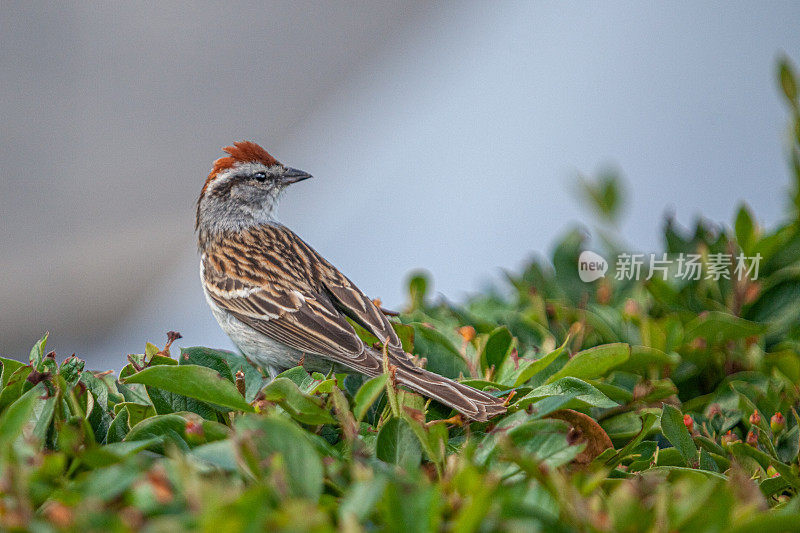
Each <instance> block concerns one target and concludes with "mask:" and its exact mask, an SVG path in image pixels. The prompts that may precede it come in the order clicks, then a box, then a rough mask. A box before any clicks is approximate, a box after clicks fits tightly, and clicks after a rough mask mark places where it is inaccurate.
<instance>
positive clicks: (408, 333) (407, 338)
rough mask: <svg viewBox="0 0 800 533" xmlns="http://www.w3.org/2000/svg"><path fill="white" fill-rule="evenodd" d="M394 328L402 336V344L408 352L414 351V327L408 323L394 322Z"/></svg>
mask: <svg viewBox="0 0 800 533" xmlns="http://www.w3.org/2000/svg"><path fill="white" fill-rule="evenodd" d="M392 329H394V332H395V333H397V336H398V337H400V344H401V345H402V346H403V351H405V352H406V353H414V328H413V327H411V326H409V325H408V324H400V323H398V322H392Z"/></svg>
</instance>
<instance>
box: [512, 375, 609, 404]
mask: <svg viewBox="0 0 800 533" xmlns="http://www.w3.org/2000/svg"><path fill="white" fill-rule="evenodd" d="M550 396H559V397H561V398H563V399H564V400H566V401H569V400H578V401H579V402H580V404H579V405H576V406H575V407H585V406H593V407H602V408H610V407H616V406H617V405H619V404H617V402H615V401H613V400H611V399H610V398H609V397H608V396H606V395H605V394H603V393H602V392H600V391H599V390H597V388H595V387H593V386H592V385H590V384H589V383H586V382H585V381H582V380H580V379H578V378H573V377H565V378H561V379H559V380H558V381H554V382H553V383H550V384H547V385H542V386H540V387H536V388H535V389H533V390H532V391H531V392H529V393H528V394H526V395H525V396H524V397H522V398H521V399H520V400H519V401H518V402H517V403H516V404H515V405H518V406H519V407H525V406H527V405H529V404H531V403H534V402H536V400H539V399H541V398H547V397H550ZM564 403H566V402H564ZM536 406H537V407H540V406H539V404H538V403H536Z"/></svg>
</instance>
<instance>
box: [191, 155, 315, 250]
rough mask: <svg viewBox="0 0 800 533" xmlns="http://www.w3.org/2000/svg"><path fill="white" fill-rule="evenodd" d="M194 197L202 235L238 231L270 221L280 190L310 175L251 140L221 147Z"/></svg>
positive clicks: (198, 226)
mask: <svg viewBox="0 0 800 533" xmlns="http://www.w3.org/2000/svg"><path fill="white" fill-rule="evenodd" d="M223 151H225V152H227V153H228V156H227V157H221V158H219V159H217V160H216V161H214V166H213V168H212V170H211V174H209V175H208V178H207V179H206V182H205V185H203V190H202V192H201V193H200V198H199V199H198V200H197V219H196V222H195V227H196V229H197V230H198V231H199V232H200V234H201V239H202V238H203V235H204V234H205V235H209V234H213V233H219V232H226V231H239V230H242V229H245V228H248V227H250V226H253V225H256V224H264V223H268V222H271V221H274V216H275V208H276V206H277V202H278V199H279V197H280V195H281V193H282V192H283V190H284V189H285V188H286V187H287V186H288V185H291V184H292V183H297V182H298V181H302V180H304V179H307V178H310V177H311V175H310V174H308V173H306V172H303V171H302V170H297V169H294V168H291V167H287V166H285V165H282V164H281V163H279V162H278V161H277V160H276V159H275V158H274V157H272V156H271V155H269V154H268V153H267V151H266V150H264V149H263V148H261V147H260V146H259V145H257V144H256V143H254V142H250V141H241V142H235V143H233V146H227V147H225V148H223Z"/></svg>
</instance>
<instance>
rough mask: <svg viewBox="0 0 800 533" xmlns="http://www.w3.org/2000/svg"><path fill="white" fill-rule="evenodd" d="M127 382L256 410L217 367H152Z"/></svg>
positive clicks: (129, 378) (228, 405) (237, 408)
mask: <svg viewBox="0 0 800 533" xmlns="http://www.w3.org/2000/svg"><path fill="white" fill-rule="evenodd" d="M125 383H141V384H143V385H149V386H152V387H157V388H159V389H162V390H165V391H167V392H172V393H174V394H180V395H182V396H186V397H188V398H194V399H196V400H201V401H204V402H209V403H213V404H217V405H221V406H223V407H228V408H230V409H231V410H238V411H246V412H250V411H253V407H252V406H251V405H250V404H249V403H247V402H246V401H245V400H244V398H242V396H241V395H240V394H239V391H238V390H236V386H235V385H234V384H233V383H231V382H230V381H228V380H227V379H226V378H224V377H222V376H220V375H219V373H218V372H216V371H215V370H212V369H210V368H207V367H204V366H197V365H181V366H166V365H162V366H156V367H149V368H145V369H144V370H142V371H141V372H137V373H136V374H134V375H132V376H129V377H128V378H126V379H125Z"/></svg>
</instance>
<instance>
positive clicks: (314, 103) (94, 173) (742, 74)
mask: <svg viewBox="0 0 800 533" xmlns="http://www.w3.org/2000/svg"><path fill="white" fill-rule="evenodd" d="M782 52H784V53H786V54H788V55H789V56H790V57H792V58H793V59H794V60H798V58H800V53H799V52H800V3H797V2H769V3H766V4H762V3H753V4H751V5H748V4H747V3H735V2H734V3H731V2H725V3H719V4H708V5H705V6H698V5H695V3H693V2H686V3H677V4H676V3H670V4H669V5H668V6H667V5H665V6H654V5H645V4H644V3H639V2H612V3H608V2H604V3H602V4H601V3H595V4H586V3H581V4H580V5H579V6H576V5H573V6H569V5H563V4H561V3H550V4H546V3H533V2H529V3H528V2H520V3H506V2H500V3H496V2H492V3H489V2H485V3H464V2H459V3H437V4H436V5H430V4H429V3H427V2H405V3H397V2H384V3H374V2H337V3H334V2H291V3H290V2H278V3H267V4H262V3H256V4H253V3H246V4H237V3H235V2H234V3H231V2H224V3H223V2H219V3H206V2H200V3H192V4H188V3H181V4H179V3H177V2H163V3H159V4H158V5H157V6H155V5H153V6H146V5H144V4H139V3H126V4H120V3H117V4H114V5H113V6H112V5H108V4H100V3H93V2H75V3H72V2H54V3H50V4H47V3H40V2H35V3H34V2H10V1H4V2H3V3H2V9H0V95H2V98H0V113H2V115H1V116H2V128H0V136H2V137H1V138H2V142H0V173H1V174H0V213H2V221H3V224H2V229H0V250H2V254H0V272H2V278H1V279H0V354H2V355H4V356H10V357H17V358H20V357H26V355H27V351H28V349H29V347H30V346H31V345H32V344H33V342H34V341H35V340H36V339H37V338H38V337H39V336H40V334H41V333H42V332H43V331H44V330H50V332H51V343H50V346H51V347H53V348H55V349H56V350H58V352H59V359H62V358H63V357H65V356H67V355H69V354H71V353H72V352H77V353H78V354H79V355H80V356H82V357H85V358H86V359H87V360H88V361H89V365H90V366H92V367H97V368H119V367H121V366H122V365H123V363H124V359H125V354H127V353H131V352H141V351H142V350H143V348H144V342H145V341H147V340H149V341H153V342H157V343H158V344H159V345H161V344H163V342H164V340H165V336H164V332H165V331H167V330H178V331H180V332H182V333H183V335H184V339H182V340H181V341H179V344H182V345H184V346H189V345H198V344H203V345H209V346H217V347H230V346H231V345H230V342H229V341H228V340H227V338H226V337H225V336H224V335H223V334H222V332H221V331H220V330H219V328H218V327H217V325H216V323H215V322H214V321H213V318H212V317H211V314H210V312H209V311H208V310H207V308H206V305H205V302H204V300H203V297H202V294H201V289H200V285H199V280H198V268H197V267H198V265H197V263H198V257H197V254H196V252H195V243H194V235H193V214H194V213H193V204H194V201H195V199H196V196H197V194H198V193H199V191H200V188H201V186H202V184H203V181H204V179H205V176H206V175H207V174H208V172H209V169H210V166H211V162H212V161H213V160H214V159H216V158H217V157H219V156H221V155H222V153H221V152H220V148H221V147H222V146H226V145H228V144H230V143H231V142H232V141H234V140H240V139H249V140H254V141H257V142H259V143H261V144H263V145H264V146H265V147H266V148H267V149H268V150H269V151H270V152H271V153H272V154H273V155H275V156H276V157H277V158H278V159H279V160H280V161H282V162H285V163H287V164H290V165H292V166H295V167H298V168H302V169H304V170H307V171H309V172H311V173H313V174H314V175H315V176H316V177H317V179H316V180H312V181H308V182H304V183H303V184H301V185H298V186H296V187H295V188H293V189H291V190H290V191H289V192H288V194H287V195H286V198H285V201H284V203H283V205H282V209H281V213H282V218H283V220H284V222H285V223H287V224H288V225H289V226H290V227H292V228H293V229H295V230H296V231H297V232H298V233H299V234H300V235H301V236H303V237H304V238H305V239H306V240H307V241H308V242H309V243H311V244H312V246H314V247H316V248H317V249H318V250H319V251H320V252H321V253H322V254H324V255H325V256H327V257H328V258H329V259H330V260H331V261H332V262H333V263H334V264H336V265H337V266H339V267H340V268H341V269H342V270H343V271H344V272H345V273H347V275H348V276H349V277H350V278H351V279H353V280H354V281H356V283H358V284H359V285H360V286H361V288H362V289H363V290H364V291H365V292H367V293H368V294H370V295H371V296H374V297H381V298H382V299H383V301H384V302H385V304H386V305H388V306H390V307H399V306H401V305H402V304H403V302H404V282H405V278H406V276H407V274H408V272H409V271H410V270H412V269H414V268H417V267H425V268H426V269H428V270H429V271H430V272H431V273H432V275H433V277H434V280H435V289H436V291H437V292H440V293H443V294H445V295H447V296H448V297H450V298H452V299H456V300H457V299H459V298H463V296H464V295H465V294H467V293H469V292H471V291H475V290H478V289H479V288H481V287H482V286H484V285H485V284H487V283H490V282H492V280H497V279H499V275H498V273H499V271H500V268H501V267H502V268H508V269H517V268H520V267H521V266H522V265H523V264H524V261H525V259H526V258H527V257H529V256H530V255H531V254H532V253H549V248H550V246H551V245H552V243H553V242H554V239H556V238H557V237H558V235H559V234H561V233H563V232H564V231H565V230H566V229H567V228H568V227H569V226H570V224H571V223H572V222H574V221H582V222H584V223H586V222H591V219H588V218H587V217H586V216H585V215H584V214H583V213H582V212H581V209H580V206H579V204H578V203H577V202H576V201H575V199H574V187H573V186H572V185H573V181H574V179H575V176H576V175H577V174H578V173H579V172H581V173H585V174H588V175H592V174H594V173H596V172H597V171H598V170H601V169H603V168H604V167H605V166H606V165H609V164H611V165H614V166H616V167H617V168H619V169H621V171H622V173H623V175H624V176H625V177H626V178H627V183H628V190H629V193H630V194H629V197H630V199H631V201H630V202H629V208H628V212H627V217H626V218H625V223H624V224H623V227H622V231H623V234H624V235H625V236H626V237H627V240H628V242H630V243H631V245H632V246H636V247H637V248H638V249H642V250H657V249H658V248H659V247H660V246H661V243H660V241H659V238H658V236H659V233H660V228H661V226H662V219H663V215H664V213H665V212H667V211H669V210H672V211H674V212H675V213H676V215H677V218H678V220H679V221H681V222H683V223H689V222H691V221H692V219H693V217H694V216H696V215H697V214H699V213H702V214H704V215H705V216H707V217H708V218H710V219H711V220H714V221H719V222H724V223H729V222H730V220H731V219H732V216H733V214H734V210H735V208H736V206H737V205H738V203H739V202H740V201H741V200H742V199H746V201H747V202H748V203H749V204H750V205H751V206H752V207H753V209H754V211H755V213H756V214H757V215H758V217H759V218H760V220H761V221H762V222H763V223H767V224H770V223H775V222H776V221H777V220H779V219H780V218H781V216H782V213H783V210H784V207H785V206H784V205H783V202H784V200H783V198H784V197H785V196H784V191H785V189H786V187H787V186H788V173H787V171H786V165H785V163H784V161H785V157H784V150H783V139H784V133H785V131H784V126H785V123H786V122H785V118H786V113H785V109H784V108H783V106H782V104H781V101H780V98H779V96H778V90H777V88H776V83H775V81H774V67H775V59H776V57H777V56H778V55H779V54H780V53H782Z"/></svg>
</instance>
